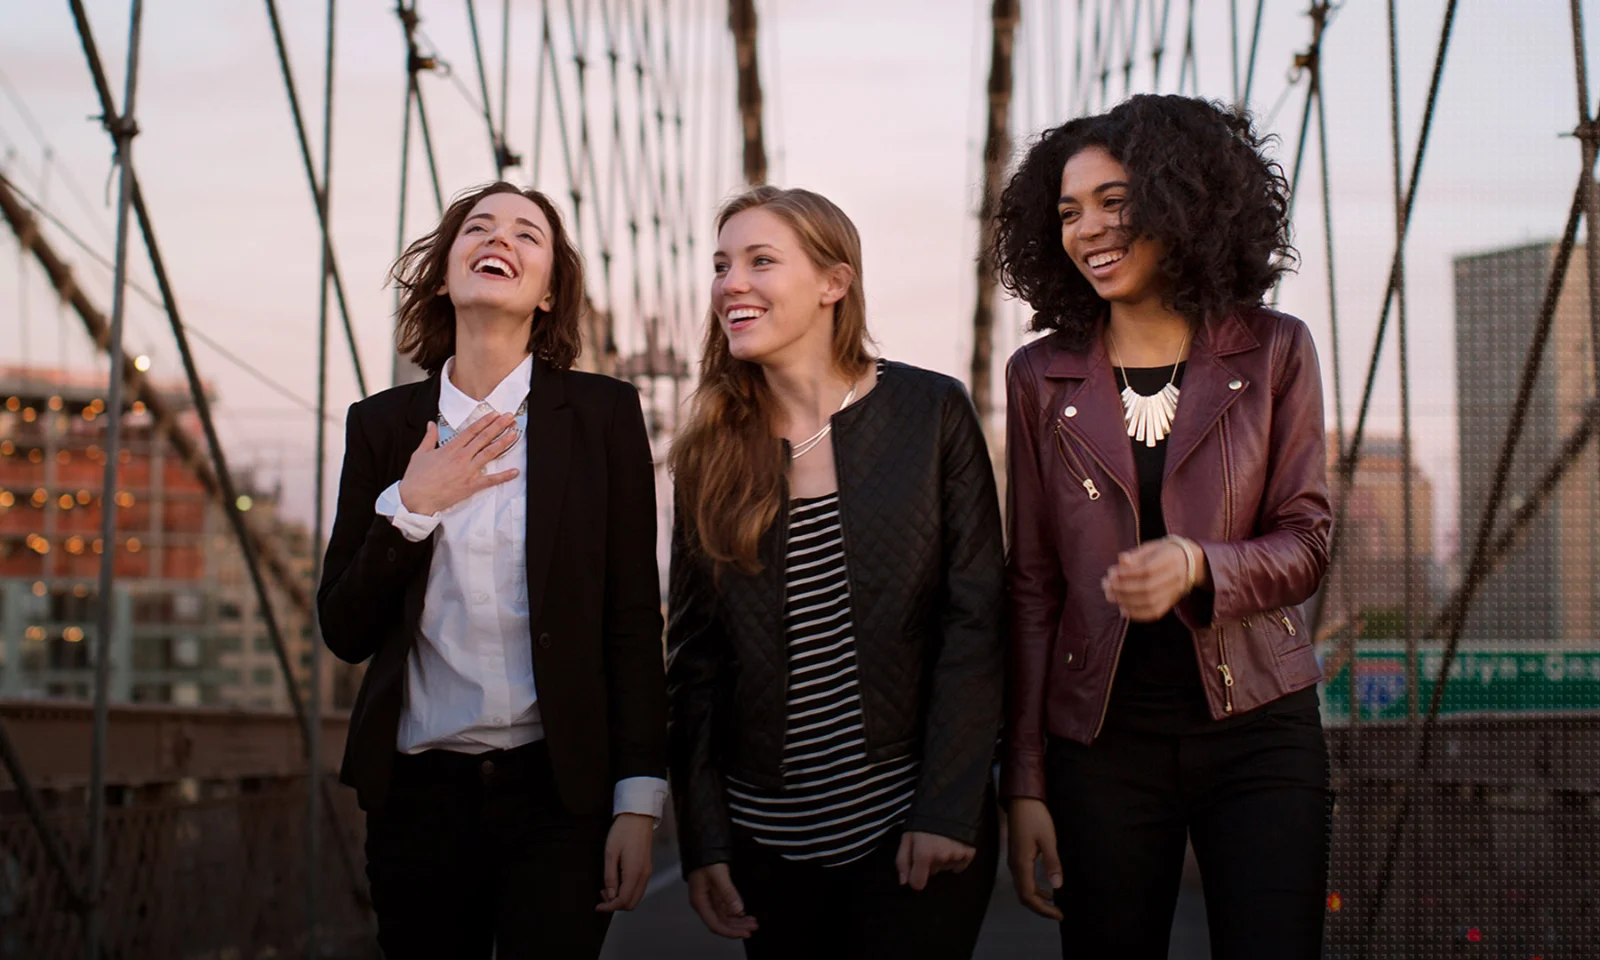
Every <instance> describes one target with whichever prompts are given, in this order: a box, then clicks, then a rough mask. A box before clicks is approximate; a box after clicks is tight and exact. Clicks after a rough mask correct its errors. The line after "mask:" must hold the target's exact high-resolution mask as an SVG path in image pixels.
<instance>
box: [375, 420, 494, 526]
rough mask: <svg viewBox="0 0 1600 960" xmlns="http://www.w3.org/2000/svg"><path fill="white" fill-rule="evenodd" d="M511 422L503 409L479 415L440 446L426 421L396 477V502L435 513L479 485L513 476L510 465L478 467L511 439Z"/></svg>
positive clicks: (483, 486) (435, 426) (436, 429)
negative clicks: (419, 440)
mask: <svg viewBox="0 0 1600 960" xmlns="http://www.w3.org/2000/svg"><path fill="white" fill-rule="evenodd" d="M514 423H516V417H514V416H512V415H511V414H509V413H502V414H500V415H499V416H494V417H481V418H479V419H478V420H477V421H476V422H474V423H473V424H472V425H471V426H469V427H467V428H466V429H465V430H462V431H461V432H460V433H458V434H456V435H455V438H454V439H453V440H451V442H449V443H447V444H445V445H444V446H442V447H441V446H439V426H438V424H436V423H434V422H433V421H432V420H430V421H428V426H427V429H426V430H425V431H424V432H423V435H422V443H421V444H419V445H418V446H417V449H415V450H413V451H412V452H411V462H410V463H409V464H407V465H406V473H405V476H404V477H402V478H401V480H400V502H401V503H403V504H405V507H406V509H407V510H409V511H411V512H412V513H420V514H425V515H428V514H435V513H440V512H442V511H445V510H448V509H450V508H451V507H453V506H455V505H456V504H458V503H460V502H461V501H463V500H465V499H467V498H468V497H470V496H472V495H473V494H474V493H477V492H478V491H479V490H487V489H488V488H490V487H492V486H494V485H495V484H499V483H505V482H506V481H507V480H510V479H512V478H514V477H515V476H516V475H517V473H518V471H517V469H516V468H514V467H513V468H512V469H510V470H501V471H499V472H498V473H484V467H486V466H488V465H489V464H490V463H491V462H492V461H494V460H495V458H497V457H499V456H500V455H501V454H503V453H505V452H506V451H507V450H510V449H511V446H512V444H514V443H516V442H517V436H518V433H517V431H516V430H515V429H514V428H513V426H512V425H513V424H514Z"/></svg>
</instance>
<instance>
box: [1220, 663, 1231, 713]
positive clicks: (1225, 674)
mask: <svg viewBox="0 0 1600 960" xmlns="http://www.w3.org/2000/svg"><path fill="white" fill-rule="evenodd" d="M1217 669H1218V670H1221V671H1222V712H1223V713H1232V712H1233V671H1232V670H1229V669H1228V665H1227V664H1226V663H1219V664H1217Z"/></svg>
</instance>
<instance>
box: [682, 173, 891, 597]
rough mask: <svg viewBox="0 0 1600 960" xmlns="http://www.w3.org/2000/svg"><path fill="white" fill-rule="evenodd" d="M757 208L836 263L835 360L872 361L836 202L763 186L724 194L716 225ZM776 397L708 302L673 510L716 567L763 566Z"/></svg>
mask: <svg viewBox="0 0 1600 960" xmlns="http://www.w3.org/2000/svg"><path fill="white" fill-rule="evenodd" d="M757 207H759V208H761V209H764V210H767V211H768V212H770V213H772V214H773V215H774V216H776V217H778V218H779V219H781V220H782V221H783V222H784V223H786V224H788V225H789V228H790V229H792V230H793V231H794V232H795V235H796V236H798V237H799V238H800V245H801V249H802V250H804V252H805V254H806V257H807V258H808V259H809V260H810V261H811V263H812V264H813V265H814V266H816V267H817V269H819V270H827V269H830V268H832V267H835V266H838V265H840V264H844V265H845V266H847V267H849V268H850V271H851V274H852V276H851V280H850V287H849V289H848V290H846V291H845V294H844V296H843V297H841V298H840V299H839V301H838V302H837V303H835V304H834V305H833V366H834V369H835V370H836V371H838V373H839V374H840V375H842V376H844V377H846V378H848V379H850V380H855V379H858V378H860V377H861V376H863V375H864V374H865V373H866V372H867V369H868V367H869V366H871V364H872V355H871V354H870V353H869V352H868V350H867V345H868V344H869V343H870V342H871V338H870V337H869V336H868V335H867V300H866V296H865V294H864V293H863V292H862V284H861V236H860V234H858V233H857V232H856V226H855V224H853V223H851V222H850V218H849V217H847V216H845V213H844V211H843V210H840V209H839V208H838V207H837V206H835V205H834V203H833V202H832V201H831V200H829V199H828V198H826V197H824V196H822V195H821V194H817V193H813V192H811V191H810V190H801V189H788V190H784V189H780V188H778V187H770V186H761V187H756V188H754V189H752V190H750V191H748V192H746V193H743V194H740V195H739V196H737V197H734V198H733V199H732V200H729V201H728V202H727V203H725V204H723V206H722V209H721V210H719V211H718V212H717V232H718V233H719V234H720V233H721V232H722V228H723V226H725V225H726V224H727V222H728V221H729V220H731V219H733V217H734V216H736V215H737V214H740V213H743V212H744V211H746V210H752V209H755V208H757ZM775 412H776V410H775V402H774V400H773V398H772V391H771V389H770V388H769V387H768V386H767V379H766V374H765V372H764V371H763V370H762V368H761V365H760V364H758V363H753V362H751V361H748V360H740V359H738V358H736V357H735V356H733V354H732V353H730V352H729V350H728V336H727V334H726V333H724V332H723V330H722V324H721V323H720V322H719V321H718V319H717V313H716V309H715V307H713V308H712V309H711V310H709V311H707V314H706V333H705V340H704V341H703V344H702V346H701V350H700V385H699V386H698V387H697V388H696V389H695V391H694V394H693V396H691V397H690V398H689V417H688V420H687V422H686V423H685V424H684V426H683V429H682V430H681V431H679V433H678V437H677V439H676V441H674V443H673V445H672V454H671V461H670V462H671V466H672V473H673V479H674V483H675V485H676V488H677V503H678V510H679V512H680V520H681V522H682V523H683V525H684V529H685V531H686V532H687V533H688V535H689V540H690V543H692V544H696V545H698V547H699V549H700V550H701V551H702V552H703V553H704V554H705V556H706V557H707V558H708V559H710V560H711V561H712V563H713V564H714V565H715V566H716V567H717V568H718V569H719V570H720V569H721V568H723V567H725V566H730V565H731V566H733V567H735V568H737V569H738V570H740V571H743V572H745V573H756V572H759V571H760V570H761V560H760V556H759V549H760V542H761V535H762V534H763V533H765V532H766V530H767V528H768V527H769V526H771V525H772V522H773V520H774V519H775V518H776V517H777V515H778V506H779V499H780V498H781V497H782V496H783V482H784V474H785V472H786V471H787V469H788V464H787V463H786V462H785V459H784V455H783V446H782V444H781V442H780V441H779V440H778V439H777V438H776V437H775V436H773V418H774V414H775Z"/></svg>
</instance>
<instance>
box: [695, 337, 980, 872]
mask: <svg viewBox="0 0 1600 960" xmlns="http://www.w3.org/2000/svg"><path fill="white" fill-rule="evenodd" d="M833 449H834V459H835V462H836V464H837V471H838V477H839V500H840V520H841V523H842V524H843V528H844V541H845V551H846V553H845V556H846V562H847V566H848V569H849V579H850V598H851V613H852V617H853V621H854V626H855V636H856V658H857V669H858V671H859V674H858V677H859V681H860V685H861V697H862V715H863V722H864V724H865V726H866V737H867V757H868V759H870V760H874V761H881V760H888V759H892V758H894V757H897V756H904V755H906V754H908V753H909V754H913V755H916V756H918V757H919V758H920V759H921V772H920V779H919V781H918V784H917V791H916V798H915V800H914V802H913V804H912V808H911V815H910V820H909V822H908V823H907V824H906V829H907V830H920V831H927V832H929V833H937V834H942V835H944V836H947V837H952V838H954V839H956V840H959V841H961V842H963V843H968V844H971V843H974V842H975V841H976V839H977V836H978V827H979V821H980V819H981V814H982V811H983V800H984V794H985V792H986V791H987V790H988V783H989V771H990V769H991V766H992V762H993V756H994V749H995V741H996V738H997V736H998V733H999V729H1000V712H1001V695H1002V689H1003V684H1004V680H1003V672H1004V658H1005V653H1004V641H1003V637H1002V635H1001V630H1002V615H1003V599H1004V585H1003V580H1004V574H1003V567H1002V564H1003V559H1002V548H1001V534H1000V510H999V504H998V501H997V499H996V496H995V484H994V470H993V468H992V466H991V464H990V460H989V451H988V448H987V447H986V446H985V444H984V438H983V432H982V430H981V429H980V428H979V426H978V418H977V414H976V411H975V410H974V409H973V406H972V402H971V401H970V400H969V399H968V398H967V394H966V391H965V389H964V388H963V387H962V385H961V384H960V383H959V382H958V381H956V380H953V379H951V378H949V377H946V376H944V375H942V374H938V373H933V372H931V371H927V370H921V369H918V368H916V367H911V366H907V365H905V364H901V363H887V364H885V365H884V367H883V370H882V373H881V376H880V379H879V381H878V384H877V386H876V387H875V388H874V389H873V390H872V391H871V392H870V393H868V394H867V395H866V396H865V397H863V398H862V399H861V401H860V402H858V403H856V404H854V405H853V406H851V407H849V408H847V409H845V410H843V411H841V412H840V413H838V414H836V415H835V416H834V418H833ZM786 499H787V498H786ZM679 513H680V516H681V511H679ZM787 526H788V523H787V517H786V516H783V515H780V516H779V518H778V520H777V521H776V522H775V523H774V524H773V526H772V529H770V530H768V531H767V534H766V536H765V537H764V538H763V540H762V544H761V557H762V566H763V570H762V572H761V573H759V574H756V575H753V576H750V575H745V574H742V573H739V572H738V571H736V570H724V571H723V572H722V574H721V577H720V580H719V582H717V583H715V584H714V583H713V576H712V570H711V567H710V564H709V562H707V561H706V560H705V559H704V558H703V557H702V556H699V555H698V551H697V550H695V548H694V547H693V546H692V545H691V544H690V543H689V542H687V538H686V535H685V533H684V530H683V527H682V524H681V523H679V524H675V525H674V530H673V542H672V568H671V577H670V580H671V586H670V599H669V601H668V603H669V611H668V622H667V653H668V667H667V683H668V689H669V692H670V696H671V705H672V720H671V727H670V735H669V743H670V746H669V751H670V761H671V770H672V792H673V799H674V802H675V804H676V810H677V814H678V840H679V847H680V853H681V857H682V866H683V870H684V873H685V874H688V873H689V872H690V871H692V870H695V869H697V868H699V867H702V866H705V865H706V864H710V863H718V862H723V861H727V860H730V859H731V858H732V850H733V840H732V836H731V830H732V826H731V823H730V821H729V819H728V810H727V803H726V799H725V796H724V786H723V775H724V774H725V773H726V774H732V775H734V776H736V777H737V778H739V779H741V780H744V781H747V782H750V783H754V784H758V785H761V786H763V787H766V788H769V789H776V788H779V787H781V786H782V784H783V773H784V771H783V767H782V763H781V760H782V757H783V741H784V732H785V726H786V723H787V711H786V709H785V704H786V701H787V691H788V682H789V665H788V657H787V653H786V649H785V637H784V632H783V616H782V613H783V603H784V595H783V583H784V568H783V559H782V558H783V555H784V552H785V543H784V531H785V530H786V529H787Z"/></svg>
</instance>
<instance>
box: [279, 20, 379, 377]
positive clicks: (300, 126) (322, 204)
mask: <svg viewBox="0 0 1600 960" xmlns="http://www.w3.org/2000/svg"><path fill="white" fill-rule="evenodd" d="M266 3H267V19H268V20H269V21H270V22H271V24H272V41H273V45H274V46H275V47H276V48H277V52H278V67H279V69H280V70H281V71H282V73H283V86H284V90H285V91H286V92H287V93H288V96H289V112H290V113H291V114H293V116H294V129H295V135H296V136H297V137H298V139H299V141H300V161H301V164H302V165H303V166H304V167H305V170H306V180H307V181H308V182H309V183H310V185H311V200H312V203H314V204H315V205H316V208H317V220H318V223H319V224H320V226H321V227H322V239H323V245H324V246H326V247H328V250H327V253H326V256H327V260H328V264H329V267H328V270H329V273H330V274H331V276H332V277H333V289H334V292H335V293H336V294H337V296H338V298H339V315H340V316H341V317H342V318H343V319H344V335H345V339H346V341H348V343H349V345H350V363H351V365H352V366H353V367H354V368H355V374H356V388H357V389H358V390H360V391H361V395H362V396H363V397H364V396H366V395H367V377H366V374H365V372H363V370H362V368H361V352H360V350H358V349H357V348H356V334H355V328H354V327H352V326H351V324H350V308H349V305H348V304H346V302H345V297H344V280H343V278H342V277H341V276H340V274H339V264H338V261H337V260H336V259H334V256H333V246H332V245H333V241H332V240H331V239H330V238H329V236H328V211H327V202H326V201H325V200H324V198H323V193H324V192H325V191H326V189H327V186H326V184H323V183H318V181H317V175H316V171H315V168H314V166H313V164H312V162H311V142H310V140H309V139H308V138H307V136H306V123H305V118H304V117H303V116H302V115H301V113H300V95H299V93H297V92H296V90H295V83H294V71H293V70H291V69H290V67H289V48H288V47H287V46H286V45H285V44H284V40H283V27H282V25H281V24H280V23H279V20H278V3H277V0H266ZM324 149H326V145H324Z"/></svg>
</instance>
